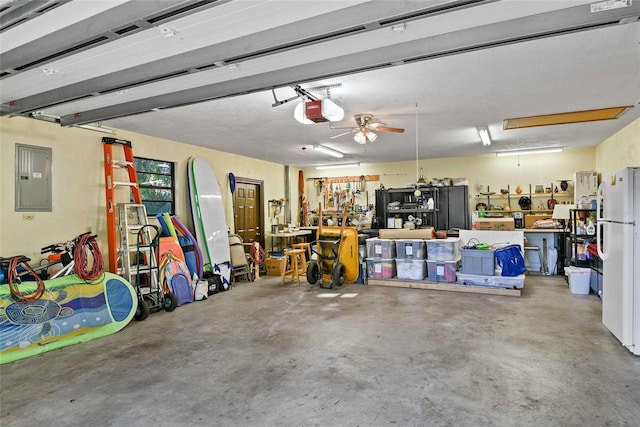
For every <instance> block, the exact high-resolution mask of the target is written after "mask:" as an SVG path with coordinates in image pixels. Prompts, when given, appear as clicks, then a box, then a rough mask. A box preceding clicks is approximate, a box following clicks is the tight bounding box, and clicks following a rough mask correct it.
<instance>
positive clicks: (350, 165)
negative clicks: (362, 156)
mask: <svg viewBox="0 0 640 427" xmlns="http://www.w3.org/2000/svg"><path fill="white" fill-rule="evenodd" d="M359 166H360V163H335V164H332V165H319V166H316V169H337V168H357V167H359Z"/></svg>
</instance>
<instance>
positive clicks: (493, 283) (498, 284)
mask: <svg viewBox="0 0 640 427" xmlns="http://www.w3.org/2000/svg"><path fill="white" fill-rule="evenodd" d="M457 276H458V283H459V284H460V285H468V286H483V287H487V288H505V289H522V288H523V286H524V277H525V276H524V274H521V275H519V276H512V277H508V276H482V275H479V274H465V273H458V274H457Z"/></svg>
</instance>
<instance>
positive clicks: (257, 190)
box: [233, 178, 264, 251]
mask: <svg viewBox="0 0 640 427" xmlns="http://www.w3.org/2000/svg"><path fill="white" fill-rule="evenodd" d="M262 198H263V197H262V181H256V180H251V179H248V178H236V188H235V191H234V193H233V201H234V209H233V210H234V217H235V225H236V234H238V235H239V236H240V237H241V238H242V240H243V241H244V243H252V242H254V241H258V242H260V244H261V245H262V246H263V247H264V237H263V235H262V229H263V217H264V213H263V208H262ZM248 248H249V245H245V251H248V250H249V249H248Z"/></svg>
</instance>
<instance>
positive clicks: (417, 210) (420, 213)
mask: <svg viewBox="0 0 640 427" xmlns="http://www.w3.org/2000/svg"><path fill="white" fill-rule="evenodd" d="M416 191H419V192H420V194H419V195H416ZM439 195H440V192H439V187H431V186H416V187H406V188H390V189H388V190H376V216H377V218H378V225H379V226H380V228H390V227H387V225H388V224H387V220H388V218H401V219H402V222H403V224H404V223H405V222H406V221H408V219H409V216H410V215H411V216H413V217H415V218H419V219H420V220H421V224H420V225H419V226H418V227H434V228H438V211H439V206H440V205H439V201H440V198H439ZM429 199H433V209H429V208H427V202H428V200H429ZM389 204H394V205H396V206H397V208H389Z"/></svg>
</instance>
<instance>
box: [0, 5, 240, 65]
mask: <svg viewBox="0 0 640 427" xmlns="http://www.w3.org/2000/svg"><path fill="white" fill-rule="evenodd" d="M227 1H230V0H225V1H222V0H218V1H216V0H209V1H201V0H144V1H128V2H125V3H123V4H121V5H119V6H116V7H112V8H110V9H108V10H105V11H104V12H102V13H98V14H96V15H93V16H91V17H90V18H87V19H83V20H82V21H79V22H75V23H74V24H73V25H70V26H67V27H65V28H61V29H59V30H57V31H54V32H52V33H51V34H47V35H46V36H44V37H41V38H38V39H36V40H32V41H30V42H28V43H26V44H24V45H22V46H19V47H17V48H15V49H11V50H9V51H7V52H3V53H2V54H0V64H2V69H1V72H2V73H5V72H7V70H11V71H9V72H10V73H11V74H16V73H17V72H22V71H26V70H29V69H31V68H33V67H36V66H38V65H40V64H42V63H46V62H50V61H51V60H52V58H55V59H60V58H64V57H65V56H69V55H73V54H77V53H79V52H82V51H84V50H87V49H90V48H93V47H95V46H98V45H100V44H103V43H107V42H109V41H111V40H113V39H115V38H120V37H124V36H129V35H131V34H135V33H136V32H138V31H142V30H143V29H144V26H141V25H140V24H139V23H140V22H145V21H146V20H148V19H151V18H152V17H154V16H157V15H160V14H162V13H166V12H169V11H172V10H176V9H182V8H185V9H187V11H185V12H183V13H181V14H179V15H178V16H177V17H182V16H185V15H188V14H191V13H196V12H199V11H202V10H203V8H205V7H207V8H208V7H212V6H217V5H220V4H223V3H226V2H227ZM33 3H34V4H35V3H39V2H33ZM189 6H198V7H195V8H193V9H189ZM171 19H176V16H172V17H171ZM164 21H165V20H160V21H158V22H154V25H158V24H159V23H161V22H164ZM136 23H138V24H137V25H136ZM123 31H125V32H123Z"/></svg>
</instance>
